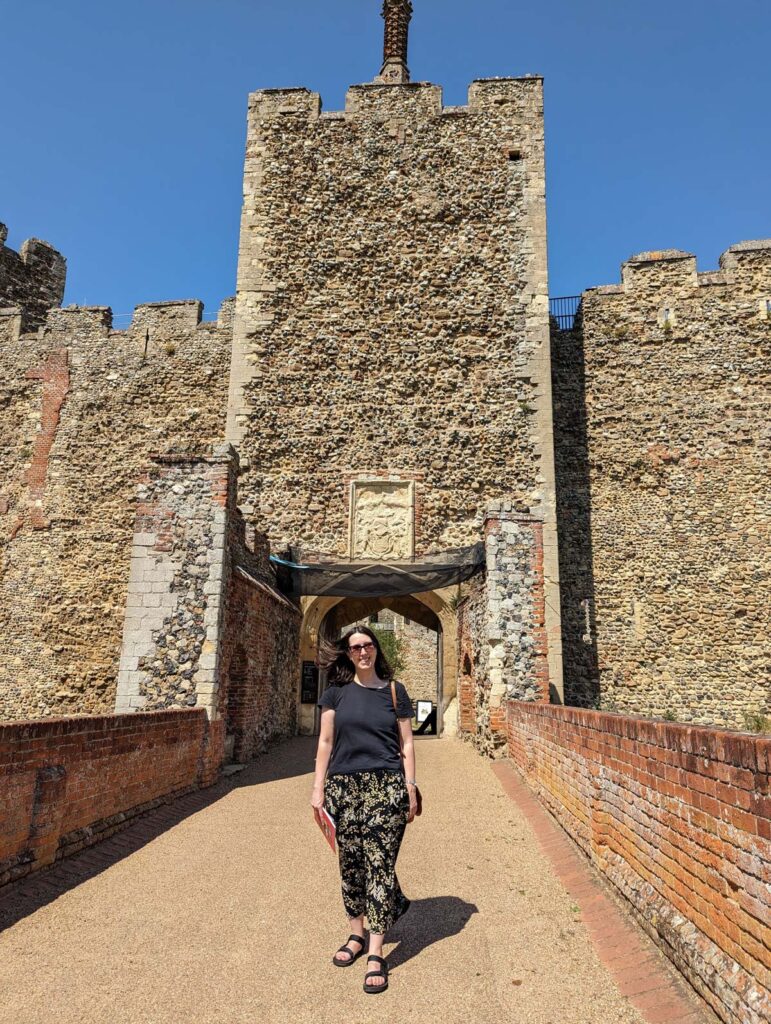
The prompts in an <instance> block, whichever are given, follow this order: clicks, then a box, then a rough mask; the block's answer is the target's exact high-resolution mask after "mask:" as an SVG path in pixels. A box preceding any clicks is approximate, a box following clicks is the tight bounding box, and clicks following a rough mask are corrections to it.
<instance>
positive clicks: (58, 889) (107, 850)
mask: <svg viewBox="0 0 771 1024" xmlns="http://www.w3.org/2000/svg"><path fill="white" fill-rule="evenodd" d="M315 745H316V740H315V739H314V737H312V736H296V737H293V738H292V739H289V740H286V741H284V742H281V743H279V744H277V745H275V746H273V747H271V748H270V751H269V756H265V755H261V757H260V759H259V760H257V761H253V762H252V763H251V764H248V765H246V767H244V768H243V770H242V771H239V772H238V773H237V774H233V775H225V776H223V777H222V778H220V779H219V780H218V781H217V782H216V783H215V784H214V785H213V786H210V787H209V788H208V789H200V790H195V791H194V792H192V793H186V794H185V795H184V796H180V797H177V798H176V799H172V800H170V801H169V802H168V803H163V804H161V805H160V806H158V807H155V808H153V810H151V811H146V812H145V813H143V814H139V815H137V816H136V817H135V818H132V819H130V820H129V821H128V822H127V824H126V826H125V827H124V828H122V829H121V831H120V832H116V833H115V834H114V835H112V836H110V838H109V839H104V840H102V841H101V842H99V843H95V844H94V845H93V846H89V847H88V848H87V849H85V850H81V851H80V852H79V853H75V854H72V855H71V856H69V857H66V858H64V859H63V860H61V861H59V862H57V863H56V864H54V865H53V866H52V867H50V868H45V869H43V870H42V871H38V872H36V873H34V874H32V875H28V876H27V877H26V878H22V879H19V881H17V882H11V883H10V884H9V885H6V886H4V887H3V888H2V889H0V933H2V932H3V931H4V930H5V929H6V928H10V927H11V926H12V925H14V924H16V923H17V922H18V921H21V920H22V919H23V918H25V917H28V916H29V915H30V914H34V913H35V911H36V910H40V909H41V908H42V907H44V906H46V905H47V904H49V903H52V902H53V901H54V900H56V899H58V898H59V896H62V895H63V894H64V893H66V892H69V890H70V889H74V888H76V887H77V886H79V885H81V884H82V883H83V882H87V881H88V880H89V879H91V878H94V877H95V876H96V875H99V874H101V872H102V871H105V870H106V869H107V868H109V867H111V866H112V865H113V864H117V863H118V862H119V861H121V860H123V858H124V857H129V856H131V854H132V853H136V852H137V850H141V849H142V847H143V846H145V845H146V844H147V843H150V842H152V841H153V840H154V839H157V838H158V836H160V835H163V833H164V832H167V831H168V830H169V829H172V828H174V826H175V825H178V824H180V822H182V821H184V820H185V818H188V817H190V816H191V815H193V814H197V813H198V812H199V811H202V810H204V809H205V808H206V807H210V806H211V805H212V804H214V803H216V802H217V801H218V800H221V799H222V798H223V797H224V796H227V794H228V793H230V792H231V791H232V790H234V789H237V788H239V787H241V786H259V785H261V784H262V783H265V782H275V781H277V780H279V779H287V778H294V777H296V776H299V775H308V774H310V773H312V772H313V758H314V753H315V749H316V746H315Z"/></svg>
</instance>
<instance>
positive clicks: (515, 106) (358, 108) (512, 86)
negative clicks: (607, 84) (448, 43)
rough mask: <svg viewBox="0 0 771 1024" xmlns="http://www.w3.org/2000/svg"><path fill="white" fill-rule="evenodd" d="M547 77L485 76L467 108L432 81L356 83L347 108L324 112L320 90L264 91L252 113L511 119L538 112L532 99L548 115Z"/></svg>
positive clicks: (253, 100) (254, 97) (255, 97)
mask: <svg viewBox="0 0 771 1024" xmlns="http://www.w3.org/2000/svg"><path fill="white" fill-rule="evenodd" d="M542 92H543V78H542V77H541V76H540V75H526V76H524V77H521V78H480V79H476V80H475V81H474V82H472V83H471V85H470V86H469V89H468V102H467V105H466V106H451V107H445V106H444V104H443V100H442V96H443V92H442V87H441V86H439V85H434V84H432V83H431V82H406V83H403V84H397V85H394V84H386V83H383V82H364V83H362V84H360V85H352V86H351V87H350V88H349V89H348V92H347V94H346V98H345V109H344V110H337V111H329V112H322V109H323V106H322V100H321V96H320V95H319V93H316V92H312V91H311V90H310V89H306V88H303V87H293V88H288V89H259V90H257V91H256V92H253V93H251V95H250V96H249V111H250V115H251V114H253V115H256V116H258V117H259V118H261V119H268V120H274V119H275V120H281V119H283V118H289V117H298V116H299V117H302V118H305V119H306V120H308V121H319V120H321V121H346V120H354V119H359V118H361V119H369V118H382V117H388V116H399V117H402V118H409V119H414V120H430V119H432V118H435V117H441V116H447V115H449V116H455V115H464V114H476V113H488V114H489V113H493V114H498V113H499V114H500V115H501V117H506V118H507V119H511V117H512V113H514V115H515V116H516V114H517V112H518V111H523V110H524V107H525V106H526V107H527V111H528V114H527V116H528V117H530V116H531V114H532V104H531V101H532V98H533V97H536V99H537V101H538V112H539V113H542V107H541V103H542Z"/></svg>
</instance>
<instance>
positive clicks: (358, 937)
mask: <svg viewBox="0 0 771 1024" xmlns="http://www.w3.org/2000/svg"><path fill="white" fill-rule="evenodd" d="M354 939H355V940H356V941H357V942H360V943H361V949H360V950H359V952H358V953H354V951H353V950H352V949H351V947H350V946H349V945H348V944H347V943H348V942H353V940H354ZM366 946H367V940H366V939H363V938H362V937H361V935H349V936H348V939H347V942H346V945H345V946H341V947H340V949H338V950H337V951H336V952H335V955H334V956H333V957H332V963H333V964H334V965H335V967H350V966H351V964H355V963H356V961H357V960H358V959H359V957H360V956H362V955H363V953H364V950H365V948H366ZM338 953H350V954H351V957H350V959H349V960H338V959H337V954H338Z"/></svg>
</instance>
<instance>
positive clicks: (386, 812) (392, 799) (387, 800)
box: [361, 773, 409, 985]
mask: <svg viewBox="0 0 771 1024" xmlns="http://www.w3.org/2000/svg"><path fill="white" fill-rule="evenodd" d="M364 804H365V807H366V811H367V813H366V815H365V818H364V821H363V823H362V829H361V832H362V846H363V852H364V864H365V874H366V913H367V923H368V925H369V930H370V938H369V943H370V944H369V951H370V954H372V955H374V956H382V950H383V937H384V935H385V933H386V932H387V931H388V929H389V928H390V927H391V926H392V925H393V924H394V922H395V921H396V920H397V918H399V917H401V915H402V914H403V913H404V911H405V910H406V909H407V907H408V906H409V902H408V900H407V899H406V897H405V896H404V893H403V892H402V890H401V887H400V885H399V880H398V878H397V877H396V859H397V857H398V856H399V848H400V846H401V842H402V837H403V836H404V830H405V828H406V825H407V814H408V811H409V797H408V796H407V790H406V787H405V785H404V779H403V778H402V776H401V775H400V774H396V773H394V774H375V773H372V774H371V775H369V777H368V779H367V782H366V793H365V796H364ZM384 983H385V982H384V980H381V979H378V978H372V979H370V984H374V985H377V984H384Z"/></svg>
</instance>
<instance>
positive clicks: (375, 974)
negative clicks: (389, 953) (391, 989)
mask: <svg viewBox="0 0 771 1024" xmlns="http://www.w3.org/2000/svg"><path fill="white" fill-rule="evenodd" d="M370 960H375V961H377V963H379V964H380V970H379V971H369V972H368V973H367V974H365V975H364V991H365V992H367V993H368V994H369V995H375V993H376V992H385V990H386V989H387V988H388V964H387V963H386V962H385V960H384V959H383V957H382V956H375V955H374V953H373V954H372V955H371V956H368V957H367V963H369V962H370ZM367 978H385V981H384V982H383V984H382V985H370V984H369V983H368V982H367Z"/></svg>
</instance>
